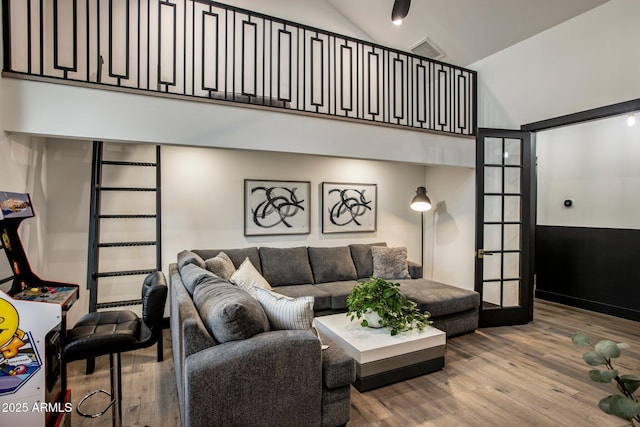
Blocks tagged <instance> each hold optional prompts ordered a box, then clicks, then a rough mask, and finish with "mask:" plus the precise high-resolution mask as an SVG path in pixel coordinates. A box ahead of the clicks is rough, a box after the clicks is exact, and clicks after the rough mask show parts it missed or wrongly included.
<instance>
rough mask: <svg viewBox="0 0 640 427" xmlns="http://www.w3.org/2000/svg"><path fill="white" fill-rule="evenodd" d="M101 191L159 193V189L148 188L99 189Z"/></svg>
mask: <svg viewBox="0 0 640 427" xmlns="http://www.w3.org/2000/svg"><path fill="white" fill-rule="evenodd" d="M98 190H100V191H158V189H157V188H148V187H99V188H98Z"/></svg>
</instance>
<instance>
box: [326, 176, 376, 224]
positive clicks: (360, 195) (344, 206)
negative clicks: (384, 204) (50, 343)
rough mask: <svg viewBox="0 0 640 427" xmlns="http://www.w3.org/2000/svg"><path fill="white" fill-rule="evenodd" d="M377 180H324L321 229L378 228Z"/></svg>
mask: <svg viewBox="0 0 640 427" xmlns="http://www.w3.org/2000/svg"><path fill="white" fill-rule="evenodd" d="M377 200H378V187H377V185H376V184H352V183H342V182H323V183H322V232H323V233H353V232H359V231H376V216H377V212H376V210H377Z"/></svg>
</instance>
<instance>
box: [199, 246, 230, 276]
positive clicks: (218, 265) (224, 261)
mask: <svg viewBox="0 0 640 427" xmlns="http://www.w3.org/2000/svg"><path fill="white" fill-rule="evenodd" d="M204 263H205V265H206V266H207V270H209V271H210V272H212V273H213V274H215V275H216V276H218V277H222V278H223V279H225V280H229V279H230V278H231V275H232V274H233V273H234V271H236V268H235V267H234V265H233V261H231V258H229V256H228V255H227V254H225V253H224V252H220V253H219V254H218V255H216V256H215V257H213V258H209V259H208V260H206V261H205V262H204Z"/></svg>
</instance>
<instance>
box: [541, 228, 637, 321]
mask: <svg viewBox="0 0 640 427" xmlns="http://www.w3.org/2000/svg"><path fill="white" fill-rule="evenodd" d="M535 264H536V275H537V280H536V293H535V294H536V297H538V298H541V299H546V300H549V301H555V302H559V303H563V304H567V305H572V306H574V307H580V308H585V309H588V310H593V311H598V312H600V313H606V314H612V315H614V316H619V317H624V318H627V319H632V320H640V230H629V229H613V228H585V227H558V226H540V225H539V226H537V227H536V263H535Z"/></svg>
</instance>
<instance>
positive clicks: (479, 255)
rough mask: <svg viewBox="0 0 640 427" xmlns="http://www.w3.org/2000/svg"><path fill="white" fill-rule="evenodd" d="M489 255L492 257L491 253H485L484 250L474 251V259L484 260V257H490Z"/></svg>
mask: <svg viewBox="0 0 640 427" xmlns="http://www.w3.org/2000/svg"><path fill="white" fill-rule="evenodd" d="M491 255H493V252H485V251H484V249H478V250H477V251H476V257H477V258H478V259H482V258H484V257H485V256H491Z"/></svg>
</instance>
